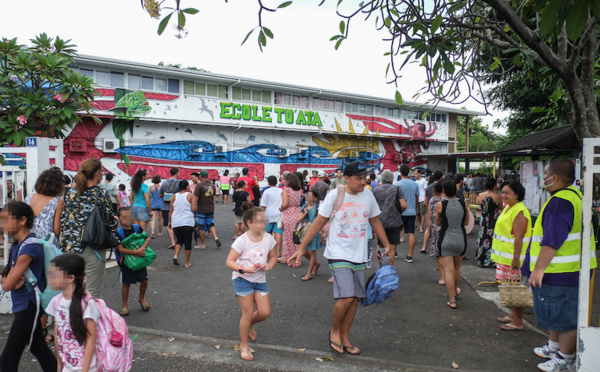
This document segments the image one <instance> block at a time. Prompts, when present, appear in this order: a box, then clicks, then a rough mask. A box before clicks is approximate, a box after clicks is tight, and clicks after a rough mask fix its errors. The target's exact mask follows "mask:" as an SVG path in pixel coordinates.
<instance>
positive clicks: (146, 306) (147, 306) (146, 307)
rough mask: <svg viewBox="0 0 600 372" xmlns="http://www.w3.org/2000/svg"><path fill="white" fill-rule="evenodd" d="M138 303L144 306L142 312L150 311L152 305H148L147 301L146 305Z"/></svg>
mask: <svg viewBox="0 0 600 372" xmlns="http://www.w3.org/2000/svg"><path fill="white" fill-rule="evenodd" d="M138 303H139V304H140V305H141V306H142V310H143V311H148V310H150V304H149V303H148V301H146V303H145V304H143V303H141V302H138Z"/></svg>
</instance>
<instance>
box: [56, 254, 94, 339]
mask: <svg viewBox="0 0 600 372" xmlns="http://www.w3.org/2000/svg"><path fill="white" fill-rule="evenodd" d="M50 262H51V263H53V264H54V266H56V268H57V269H59V270H61V271H62V272H63V273H64V274H66V275H73V277H74V283H75V290H74V291H73V297H72V298H71V308H70V309H69V314H70V315H69V317H70V318H71V328H72V330H73V334H74V335H75V339H77V342H79V344H81V345H83V344H85V341H86V339H87V336H88V331H87V327H86V326H85V321H84V319H83V307H82V306H81V302H82V301H83V298H84V297H85V291H84V289H83V279H84V278H85V260H84V259H83V258H82V257H81V256H80V255H78V254H75V253H65V254H61V255H60V256H56V257H54V259H53V260H52V261H50Z"/></svg>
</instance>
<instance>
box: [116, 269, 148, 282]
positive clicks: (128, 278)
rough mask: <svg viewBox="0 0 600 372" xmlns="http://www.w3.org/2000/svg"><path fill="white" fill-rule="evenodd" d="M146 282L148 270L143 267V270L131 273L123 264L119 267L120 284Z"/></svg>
mask: <svg viewBox="0 0 600 372" xmlns="http://www.w3.org/2000/svg"><path fill="white" fill-rule="evenodd" d="M147 281H148V270H146V268H145V267H144V268H143V269H140V270H136V271H133V270H131V269H130V268H128V267H127V266H125V264H122V265H121V283H123V284H135V283H143V282H147Z"/></svg>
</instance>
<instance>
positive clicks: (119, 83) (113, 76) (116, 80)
mask: <svg viewBox="0 0 600 372" xmlns="http://www.w3.org/2000/svg"><path fill="white" fill-rule="evenodd" d="M110 86H111V87H116V88H125V76H124V74H123V73H122V72H111V73H110Z"/></svg>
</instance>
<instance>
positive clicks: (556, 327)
mask: <svg viewBox="0 0 600 372" xmlns="http://www.w3.org/2000/svg"><path fill="white" fill-rule="evenodd" d="M531 289H532V291H533V310H534V312H535V318H536V320H537V322H538V325H539V326H540V328H543V329H547V330H549V331H557V332H567V331H574V330H576V329H577V308H578V305H579V303H578V298H579V297H578V296H579V287H578V286H576V285H552V284H545V283H544V284H543V285H542V288H536V287H531Z"/></svg>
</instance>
